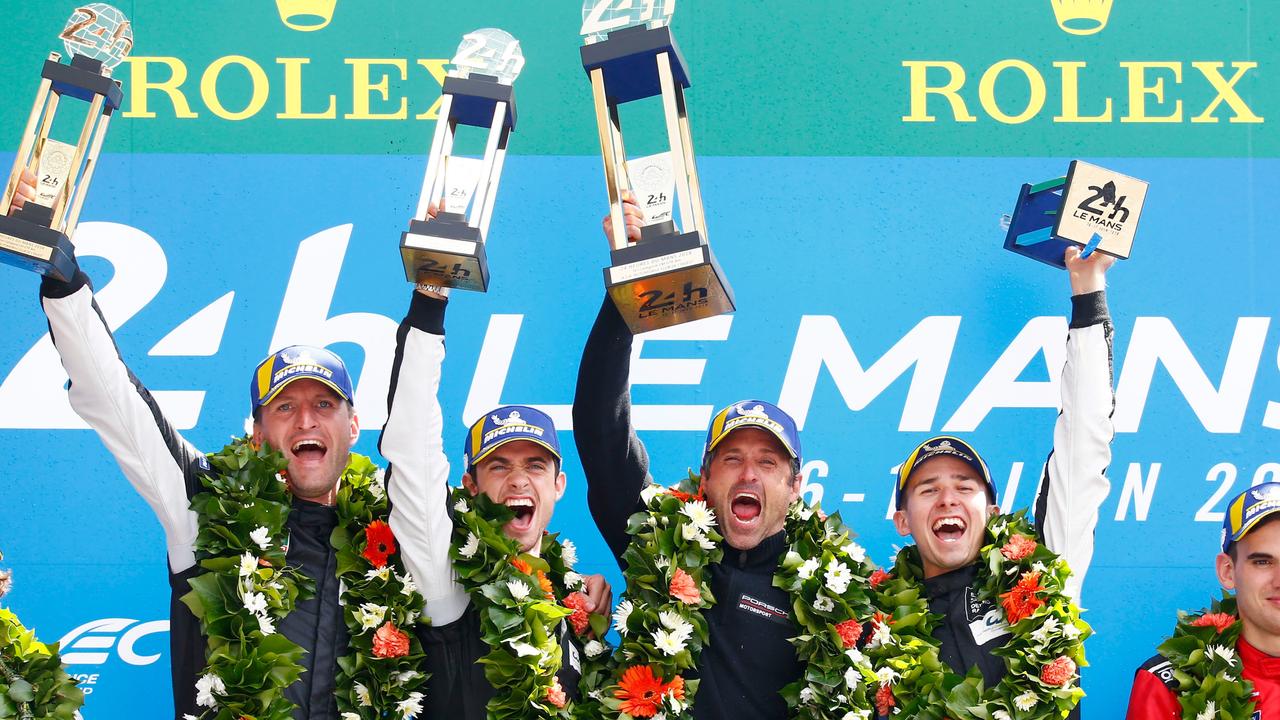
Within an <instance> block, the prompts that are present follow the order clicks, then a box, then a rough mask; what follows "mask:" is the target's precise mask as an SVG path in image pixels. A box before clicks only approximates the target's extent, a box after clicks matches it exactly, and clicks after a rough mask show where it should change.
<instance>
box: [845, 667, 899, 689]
mask: <svg viewBox="0 0 1280 720" xmlns="http://www.w3.org/2000/svg"><path fill="white" fill-rule="evenodd" d="M850 669H852V668H850ZM898 677H899V675H898V671H896V670H894V669H893V668H891V667H888V666H886V667H882V668H880V669H879V670H877V671H876V679H877V680H879V681H880V684H881V685H892V684H894V683H896V682H897V681H898Z"/></svg>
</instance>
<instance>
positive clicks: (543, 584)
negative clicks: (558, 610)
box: [538, 570, 556, 600]
mask: <svg viewBox="0 0 1280 720" xmlns="http://www.w3.org/2000/svg"><path fill="white" fill-rule="evenodd" d="M538 587H540V588H542V594H543V595H545V596H546V597H547V599H548V600H555V599H556V590H555V588H554V587H552V586H551V579H550V578H548V577H547V574H546V573H544V572H542V571H541V570H539V571H538Z"/></svg>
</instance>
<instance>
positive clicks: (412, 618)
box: [404, 610, 418, 625]
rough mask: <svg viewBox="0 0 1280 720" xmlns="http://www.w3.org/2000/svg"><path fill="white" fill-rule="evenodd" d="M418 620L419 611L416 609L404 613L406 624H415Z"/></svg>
mask: <svg viewBox="0 0 1280 720" xmlns="http://www.w3.org/2000/svg"><path fill="white" fill-rule="evenodd" d="M416 622H418V613H417V612H415V611H413V610H410V611H409V612H407V613H405V614H404V624H405V625H413V624H414V623H416Z"/></svg>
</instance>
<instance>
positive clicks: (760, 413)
mask: <svg viewBox="0 0 1280 720" xmlns="http://www.w3.org/2000/svg"><path fill="white" fill-rule="evenodd" d="M737 410H738V416H739V417H741V416H743V415H752V416H755V417H762V418H767V417H769V414H768V413H766V412H765V411H764V406H763V405H757V406H755V407H753V408H745V407H743V406H741V405H739V406H738V407H737Z"/></svg>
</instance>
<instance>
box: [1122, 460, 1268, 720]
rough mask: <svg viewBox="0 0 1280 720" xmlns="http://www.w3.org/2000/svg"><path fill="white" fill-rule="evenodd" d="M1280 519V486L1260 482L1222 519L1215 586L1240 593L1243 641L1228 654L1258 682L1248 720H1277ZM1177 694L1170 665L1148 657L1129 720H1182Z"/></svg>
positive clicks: (1135, 686) (1230, 620)
mask: <svg viewBox="0 0 1280 720" xmlns="http://www.w3.org/2000/svg"><path fill="white" fill-rule="evenodd" d="M1277 520H1280V483H1276V482H1268V483H1262V484H1260V485H1256V486H1254V487H1252V488H1249V489H1248V490H1245V491H1244V492H1242V493H1240V494H1239V495H1237V496H1235V498H1233V499H1232V500H1231V502H1230V503H1228V504H1227V512H1226V515H1225V516H1224V517H1223V520H1222V526H1223V527H1222V552H1221V553H1219V554H1218V557H1217V560H1216V561H1215V569H1216V572H1217V575H1218V583H1219V584H1220V585H1221V586H1222V587H1223V589H1225V590H1229V591H1233V592H1234V593H1235V600H1236V613H1237V616H1238V618H1239V622H1240V636H1239V638H1238V639H1237V640H1236V644H1235V647H1234V648H1231V649H1233V650H1234V651H1235V653H1236V654H1237V656H1238V657H1239V667H1240V677H1239V678H1237V679H1238V680H1241V681H1243V680H1247V681H1249V682H1251V683H1253V698H1252V699H1253V702H1254V712H1253V715H1251V716H1250V718H1249V720H1275V719H1276V718H1280V522H1276V521H1277ZM1203 617H1204V616H1202V618H1203ZM1210 620H1211V621H1216V622H1222V623H1225V624H1232V623H1234V622H1235V620H1236V618H1231V617H1227V618H1208V619H1207V620H1206V622H1207V621H1210ZM1209 624H1214V623H1213V622H1210V623H1209ZM1219 632H1222V630H1221V629H1220V630H1219ZM1192 682H1193V683H1194V682H1195V680H1194V679H1193V680H1192ZM1180 689H1181V686H1180V684H1179V682H1178V679H1177V677H1176V676H1175V675H1174V666H1173V664H1172V663H1170V662H1169V660H1168V658H1165V657H1164V656H1162V655H1155V656H1153V657H1151V658H1150V659H1149V660H1147V661H1146V662H1144V663H1143V664H1142V667H1140V668H1138V672H1137V673H1136V674H1135V675H1134V678H1133V688H1132V689H1131V690H1130V691H1129V712H1128V714H1127V715H1126V716H1125V718H1126V720H1178V718H1181V717H1184V713H1183V712H1182V707H1181V704H1180V703H1179V701H1178V694H1179V692H1180ZM1206 710H1207V708H1206ZM1223 711H1225V708H1220V709H1219V711H1218V713H1206V714H1205V717H1208V716H1209V715H1212V716H1213V717H1215V718H1216V717H1220V715H1219V713H1222V712H1223ZM1192 712H1195V711H1194V710H1192ZM1186 717H1190V715H1189V714H1188V715H1186ZM1241 720H1245V719H1244V718H1241Z"/></svg>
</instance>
